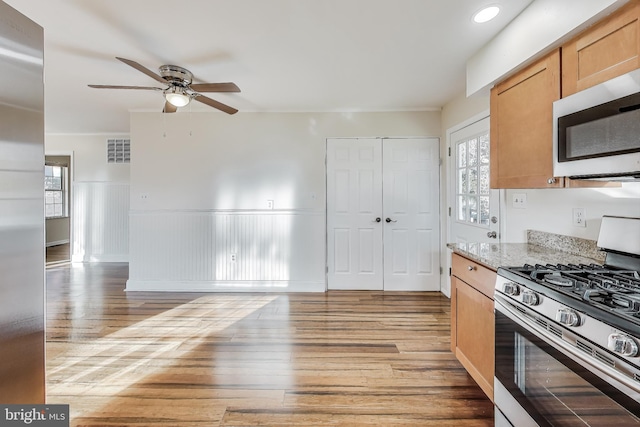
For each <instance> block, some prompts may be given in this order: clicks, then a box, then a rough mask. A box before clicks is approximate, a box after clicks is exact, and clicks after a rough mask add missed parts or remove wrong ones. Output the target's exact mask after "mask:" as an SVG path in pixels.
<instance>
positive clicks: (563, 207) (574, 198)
mask: <svg viewBox="0 0 640 427" xmlns="http://www.w3.org/2000/svg"><path fill="white" fill-rule="evenodd" d="M514 193H521V194H522V193H524V194H526V197H527V207H526V208H525V209H514V208H513V206H512V199H513V194H514ZM573 208H584V209H585V212H586V227H576V226H574V225H573V224H572V215H573ZM603 215H614V216H631V217H638V218H640V183H638V182H634V183H624V184H622V187H621V188H600V189H595V188H575V189H573V188H571V189H569V188H563V189H543V190H507V206H506V228H507V236H506V238H505V241H509V242H525V241H526V240H527V236H526V230H527V229H533V230H541V231H547V232H549V233H555V234H562V235H566V236H575V237H581V238H584V239H590V240H597V239H598V233H599V231H600V223H601V222H602V216H603ZM635 238H636V239H637V238H640V237H638V236H635Z"/></svg>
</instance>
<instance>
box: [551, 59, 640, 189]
mask: <svg viewBox="0 0 640 427" xmlns="http://www.w3.org/2000/svg"><path fill="white" fill-rule="evenodd" d="M553 174H554V176H567V177H570V178H574V179H606V180H619V181H626V180H634V181H637V180H640V69H638V70H635V71H632V72H630V73H627V74H625V75H622V76H620V77H616V78H614V79H611V80H609V81H607V82H604V83H601V84H599V85H597V86H593V87H591V88H588V89H585V90H583V91H581V92H578V93H576V94H574V95H570V96H568V97H566V98H563V99H560V100H558V101H556V102H554V103H553Z"/></svg>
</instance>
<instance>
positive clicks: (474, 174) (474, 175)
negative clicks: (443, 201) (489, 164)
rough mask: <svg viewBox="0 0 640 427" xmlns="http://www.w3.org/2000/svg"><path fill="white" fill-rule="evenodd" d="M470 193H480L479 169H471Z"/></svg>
mask: <svg viewBox="0 0 640 427" xmlns="http://www.w3.org/2000/svg"><path fill="white" fill-rule="evenodd" d="M469 194H478V169H476V168H473V169H469Z"/></svg>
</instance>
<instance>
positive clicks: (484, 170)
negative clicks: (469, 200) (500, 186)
mask: <svg viewBox="0 0 640 427" xmlns="http://www.w3.org/2000/svg"><path fill="white" fill-rule="evenodd" d="M480 194H483V195H484V194H489V166H480Z"/></svg>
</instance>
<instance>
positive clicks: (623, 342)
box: [607, 334, 638, 357]
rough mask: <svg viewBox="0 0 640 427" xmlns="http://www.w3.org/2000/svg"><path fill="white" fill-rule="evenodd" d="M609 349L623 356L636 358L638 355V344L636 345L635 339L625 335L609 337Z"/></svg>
mask: <svg viewBox="0 0 640 427" xmlns="http://www.w3.org/2000/svg"><path fill="white" fill-rule="evenodd" d="M607 347H609V350H611V351H613V352H614V353H618V354H621V355H623V356H627V357H636V356H637V355H638V343H636V342H635V340H634V339H633V338H631V337H629V336H627V335H624V334H611V335H609V343H608V344H607Z"/></svg>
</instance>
